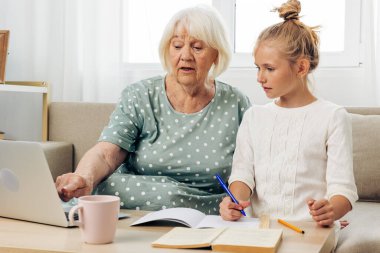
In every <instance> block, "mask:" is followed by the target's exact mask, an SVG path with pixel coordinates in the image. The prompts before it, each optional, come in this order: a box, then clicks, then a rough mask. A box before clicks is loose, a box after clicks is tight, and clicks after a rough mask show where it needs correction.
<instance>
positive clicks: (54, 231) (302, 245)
mask: <svg viewBox="0 0 380 253" xmlns="http://www.w3.org/2000/svg"><path fill="white" fill-rule="evenodd" d="M123 212H126V213H128V214H130V216H131V217H130V218H127V219H124V220H120V221H119V224H118V229H117V231H116V238H115V241H114V242H113V243H111V244H105V245H90V244H86V243H82V241H81V234H80V231H79V229H78V228H60V227H55V226H49V225H42V224H36V223H31V222H25V221H18V220H12V219H6V218H0V252H7V253H20V252H22V253H25V252H28V253H37V252H43V253H47V252H89V253H90V252H91V253H114V252H115V253H117V252H120V253H127V252H133V253H145V252H169V253H171V252H173V253H177V252H186V253H190V252H198V253H200V252H209V253H211V252H212V251H211V250H207V249H202V250H199V249H198V250H189V249H184V250H181V249H178V250H177V249H159V248H153V247H151V245H150V244H151V242H153V241H155V240H156V239H158V238H159V237H160V236H162V235H163V234H164V233H166V232H167V231H169V230H170V229H171V227H150V226H145V227H142V226H140V227H130V226H129V225H130V224H131V223H132V222H133V221H135V220H136V219H138V218H139V217H141V216H142V215H144V214H145V213H146V212H143V211H131V210H125V211H123ZM294 224H295V225H297V226H299V227H301V228H302V229H304V230H305V234H300V233H297V232H295V231H293V230H290V229H288V228H286V227H284V226H282V225H281V224H278V223H277V222H275V221H271V222H270V227H271V228H282V229H283V231H284V233H283V239H282V242H281V244H280V248H279V250H278V251H277V252H278V253H287V252H289V253H298V252H299V253H301V252H302V253H316V252H319V253H328V252H331V251H332V248H333V246H334V240H335V239H334V229H333V228H321V227H318V226H317V225H316V224H315V223H314V222H295V223H294Z"/></svg>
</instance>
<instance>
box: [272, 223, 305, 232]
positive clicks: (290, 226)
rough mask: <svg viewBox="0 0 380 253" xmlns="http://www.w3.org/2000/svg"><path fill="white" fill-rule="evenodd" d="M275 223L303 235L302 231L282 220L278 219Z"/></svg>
mask: <svg viewBox="0 0 380 253" xmlns="http://www.w3.org/2000/svg"><path fill="white" fill-rule="evenodd" d="M277 221H278V222H279V223H281V224H282V225H284V226H286V227H288V228H290V229H293V230H294V231H296V232H298V233H301V234H305V231H303V230H302V229H300V228H298V227H296V226H294V225H292V224H290V223H288V222H286V221H284V220H281V219H278V220H277Z"/></svg>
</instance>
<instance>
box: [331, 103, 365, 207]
mask: <svg viewBox="0 0 380 253" xmlns="http://www.w3.org/2000/svg"><path fill="white" fill-rule="evenodd" d="M326 181H327V198H328V199H330V198H331V197H333V196H335V195H342V196H344V197H346V198H347V199H348V200H349V201H350V203H351V205H352V206H353V204H354V202H355V201H356V200H357V199H358V195H357V189H356V185H355V179H354V173H353V156H352V124H351V119H350V117H349V115H348V113H347V112H346V110H345V109H344V108H339V109H337V110H336V111H335V113H334V114H333V115H332V118H331V120H330V124H329V129H328V139H327V171H326Z"/></svg>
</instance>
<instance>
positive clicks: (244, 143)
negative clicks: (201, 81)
mask: <svg viewBox="0 0 380 253" xmlns="http://www.w3.org/2000/svg"><path fill="white" fill-rule="evenodd" d="M252 121H253V108H250V109H248V110H247V111H246V112H245V114H244V116H243V120H242V122H241V124H240V127H239V130H238V133H237V137H236V149H235V153H234V156H233V161H232V171H231V176H230V178H229V180H228V183H229V184H231V183H233V182H234V181H241V182H243V183H245V184H246V185H247V186H248V187H249V188H250V189H251V192H253V189H254V187H255V180H254V155H253V152H254V150H253V143H252V134H253V133H252V128H251V126H252V124H254V122H252Z"/></svg>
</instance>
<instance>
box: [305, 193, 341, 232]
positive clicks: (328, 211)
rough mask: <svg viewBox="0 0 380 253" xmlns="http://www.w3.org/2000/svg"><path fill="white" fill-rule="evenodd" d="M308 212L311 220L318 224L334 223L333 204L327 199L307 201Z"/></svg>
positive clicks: (328, 224)
mask: <svg viewBox="0 0 380 253" xmlns="http://www.w3.org/2000/svg"><path fill="white" fill-rule="evenodd" d="M307 205H308V207H309V213H310V215H311V217H312V218H313V220H315V221H316V222H317V223H318V225H320V226H330V225H332V224H333V223H334V218H335V213H334V208H333V205H332V204H331V203H330V201H328V200H327V199H321V200H314V199H311V200H309V201H308V202H307Z"/></svg>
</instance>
